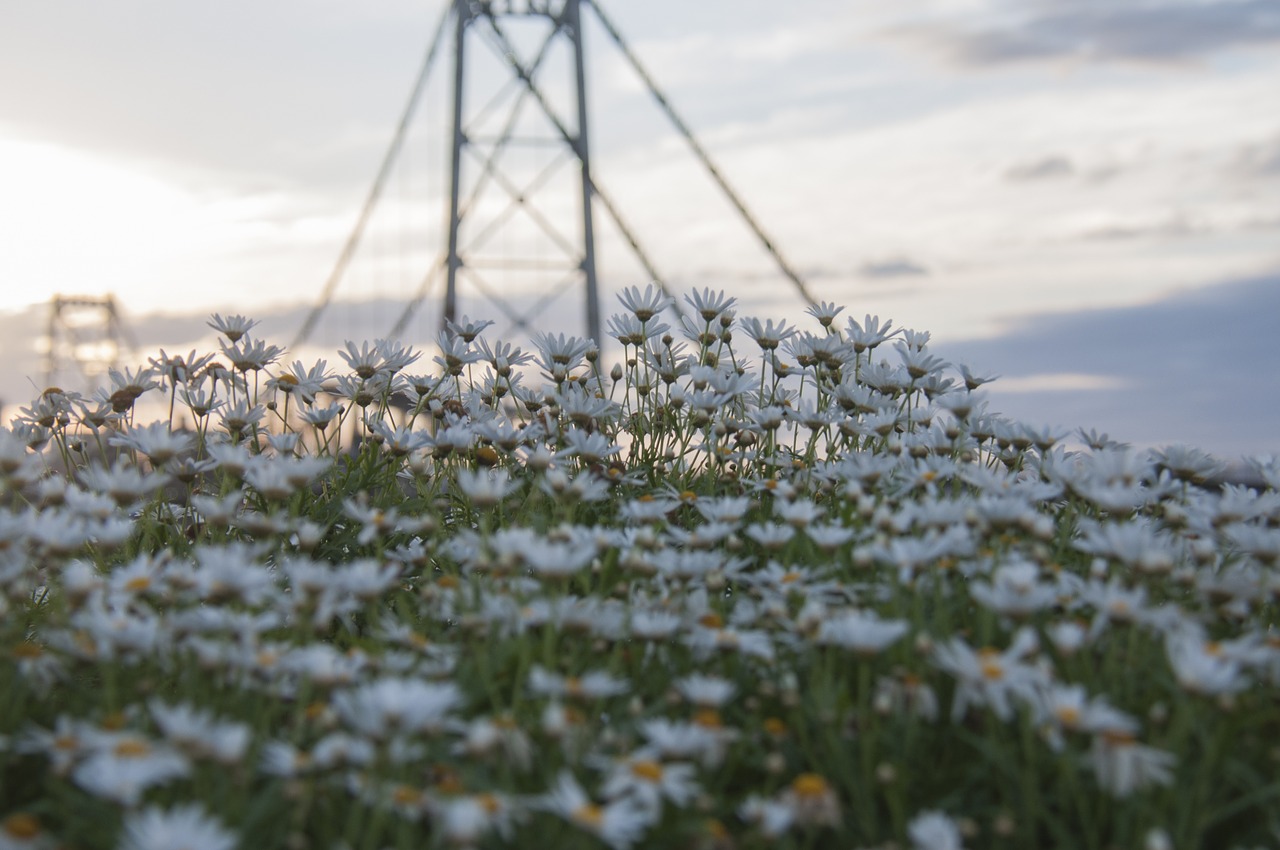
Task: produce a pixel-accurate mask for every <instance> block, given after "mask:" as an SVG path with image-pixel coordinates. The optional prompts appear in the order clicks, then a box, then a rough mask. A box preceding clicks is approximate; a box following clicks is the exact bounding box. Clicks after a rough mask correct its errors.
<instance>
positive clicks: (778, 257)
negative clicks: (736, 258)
mask: <svg viewBox="0 0 1280 850" xmlns="http://www.w3.org/2000/svg"><path fill="white" fill-rule="evenodd" d="M586 3H587V5H589V6H590V7H591V8H592V9H593V10H594V11H595V14H596V19H597V20H599V21H600V23H601V24H602V25H603V26H604V29H605V32H607V33H608V34H609V37H610V38H612V39H613V42H614V44H616V45H618V49H619V50H621V51H622V55H623V56H625V57H626V59H627V61H628V62H630V63H631V67H632V69H634V70H635V72H636V75H637V76H639V77H640V80H641V82H643V83H644V84H645V85H646V86H647V87H648V89H649V93H650V94H651V95H653V99H654V100H656V101H657V102H658V106H659V107H661V108H662V111H663V112H665V113H666V114H667V118H669V119H670V120H671V123H672V124H673V125H674V126H675V128H676V130H678V131H679V133H680V135H682V136H684V139H685V141H686V142H688V143H689V148H690V149H691V150H692V151H693V153H694V156H696V157H697V158H698V160H699V161H700V162H701V163H702V164H703V166H704V167H705V168H706V169H707V173H709V174H710V175H711V179H713V180H715V182H716V185H718V186H719V187H720V189H721V190H722V191H723V192H724V194H725V197H727V198H728V199H729V202H730V203H731V204H733V206H734V207H735V208H736V209H737V210H738V212H739V214H741V216H742V219H743V221H745V222H746V223H747V226H748V227H750V228H751V230H752V232H753V233H755V235H756V237H757V238H758V239H759V240H760V243H761V244H762V245H764V248H765V250H766V251H768V252H769V255H770V256H771V257H773V260H774V262H775V263H777V264H778V268H779V269H781V270H782V273H783V274H784V275H786V276H787V277H788V278H789V279H790V280H791V283H792V284H794V285H795V287H796V289H797V290H798V291H799V293H800V296H801V297H802V298H804V300H805V301H806V302H808V303H809V304H810V305H813V304H816V303H817V302H816V301H814V298H813V296H812V295H810V294H809V288H808V287H807V286H806V285H805V282H804V281H803V280H802V279H801V278H800V275H799V274H797V273H796V271H795V269H793V268H792V267H791V266H790V265H789V264H788V263H787V261H786V260H784V259H783V258H782V254H781V253H779V251H778V249H777V247H776V246H775V245H774V244H773V240H771V239H770V238H769V237H768V236H767V235H766V234H765V232H764V230H763V229H762V228H761V227H760V224H759V222H757V221H756V219H755V217H754V216H753V215H752V214H751V212H750V211H749V210H748V209H747V206H746V204H745V203H744V202H743V200H742V198H740V197H739V196H738V194H737V193H736V192H735V191H733V189H732V187H730V186H729V183H728V181H727V180H725V178H724V175H722V174H721V173H720V170H719V169H718V168H716V165H715V163H714V162H712V160H711V157H710V155H709V154H708V153H707V152H706V150H705V149H704V148H703V147H702V145H701V144H699V143H698V140H697V138H696V137H695V136H694V135H693V131H692V130H690V129H689V126H688V125H687V124H685V123H684V121H683V120H681V118H680V116H679V115H678V114H676V111H675V108H674V107H672V105H671V103H670V101H668V100H667V98H666V96H665V95H663V93H662V90H661V89H659V88H658V84H657V83H656V82H654V79H653V77H651V76H650V75H649V72H648V71H646V70H645V68H644V66H643V65H641V64H640V60H639V59H638V58H636V55H635V54H634V53H632V52H631V48H630V47H629V46H628V45H627V42H626V41H625V40H624V39H623V38H622V33H620V32H618V30H617V28H616V27H614V25H613V23H612V22H611V21H610V20H609V18H608V17H606V16H605V13H604V10H603V9H601V8H600V4H599V2H598V0H586Z"/></svg>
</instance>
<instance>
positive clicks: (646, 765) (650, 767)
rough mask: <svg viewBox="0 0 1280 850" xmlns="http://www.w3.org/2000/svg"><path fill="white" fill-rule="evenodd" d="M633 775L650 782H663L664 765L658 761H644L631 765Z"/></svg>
mask: <svg viewBox="0 0 1280 850" xmlns="http://www.w3.org/2000/svg"><path fill="white" fill-rule="evenodd" d="M631 773H632V775H634V776H637V777H639V778H640V779H644V780H646V781H648V782H661V781H662V765H660V764H658V763H657V762H656V761H651V760H649V759H642V760H640V761H636V762H632V763H631Z"/></svg>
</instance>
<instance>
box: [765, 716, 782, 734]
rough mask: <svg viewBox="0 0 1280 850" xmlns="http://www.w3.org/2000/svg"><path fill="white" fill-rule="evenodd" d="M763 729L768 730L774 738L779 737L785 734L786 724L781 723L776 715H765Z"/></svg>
mask: <svg viewBox="0 0 1280 850" xmlns="http://www.w3.org/2000/svg"><path fill="white" fill-rule="evenodd" d="M764 731H765V732H768V733H769V734H770V735H772V736H773V737H775V738H781V737H782V736H783V735H785V734H787V724H786V723H783V722H782V721H781V720H780V719H778V718H777V717H766V718H765V721H764Z"/></svg>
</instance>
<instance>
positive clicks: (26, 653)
mask: <svg viewBox="0 0 1280 850" xmlns="http://www.w3.org/2000/svg"><path fill="white" fill-rule="evenodd" d="M42 655H44V650H43V649H41V648H40V644H38V643H32V642H31V641H23V642H22V643H20V644H18V645H17V646H15V647H14V648H13V657H14V658H16V659H18V660H19V661H29V660H31V659H34V658H39V657H40V656H42Z"/></svg>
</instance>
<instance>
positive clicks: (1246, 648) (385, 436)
mask: <svg viewBox="0 0 1280 850" xmlns="http://www.w3.org/2000/svg"><path fill="white" fill-rule="evenodd" d="M620 300H621V302H622V305H623V307H624V310H625V312H623V313H621V314H619V315H617V316H614V317H613V318H612V319H611V320H610V321H609V324H608V326H609V329H610V333H611V335H612V336H613V338H614V339H615V340H616V341H617V342H618V344H619V345H620V346H621V347H622V359H621V362H619V363H618V364H617V365H615V366H612V367H606V366H605V364H603V363H602V362H601V358H600V353H599V350H598V348H597V347H596V346H595V345H594V344H593V343H591V342H590V341H587V340H583V339H578V338H574V337H565V336H563V335H551V334H542V335H538V336H536V337H535V338H534V340H533V341H532V349H531V350H529V351H525V350H523V349H521V348H519V347H515V346H512V345H510V344H507V343H503V342H497V341H491V340H488V339H486V337H485V336H484V332H485V330H486V329H487V327H488V325H489V323H487V322H476V321H472V320H470V319H466V318H464V319H462V320H461V321H459V322H454V323H450V325H449V327H448V328H447V329H446V330H445V331H444V332H443V333H442V334H441V335H440V338H439V339H438V341H437V342H438V345H437V348H438V350H439V354H438V355H436V356H434V357H433V358H431V360H432V363H433V368H428V369H427V370H426V371H422V372H415V371H413V370H414V369H415V367H416V366H417V364H419V362H420V361H422V359H423V358H422V356H421V354H420V353H419V352H417V351H414V350H413V349H411V348H407V347H405V346H403V345H400V344H397V343H393V342H388V341H383V340H379V341H376V342H372V343H363V344H361V345H356V344H355V343H348V344H347V345H346V347H345V349H344V350H343V351H340V352H339V356H340V357H341V358H342V360H343V361H344V362H345V364H346V367H347V368H346V369H345V370H342V371H335V370H332V369H330V368H329V365H328V364H327V363H326V362H325V361H320V362H318V363H315V364H310V365H308V364H304V363H302V362H294V363H292V364H291V365H282V364H281V362H280V361H281V358H282V356H283V355H284V352H283V351H282V350H281V349H280V348H278V347H277V346H274V345H269V344H267V343H265V342H263V341H261V340H259V339H257V338H256V337H255V336H253V335H252V333H251V331H252V329H253V327H254V323H253V322H251V321H248V320H246V319H244V318H243V317H239V316H233V317H229V318H224V317H221V316H215V317H214V318H213V321H212V322H211V326H212V327H213V328H214V329H215V330H216V331H218V332H219V333H220V334H221V336H222V339H223V342H222V344H221V352H220V354H204V355H201V354H198V353H197V352H195V351H193V352H191V353H190V354H189V355H186V356H169V355H167V354H165V353H164V352H161V353H160V355H159V356H158V357H157V358H155V359H153V360H152V361H151V362H150V364H149V365H148V366H147V367H144V368H141V369H139V370H136V371H135V370H126V371H124V372H119V373H112V376H111V380H112V383H111V386H110V387H109V388H107V389H105V390H103V391H100V392H99V393H96V394H94V395H92V396H80V395H77V394H75V393H71V392H66V391H63V390H61V389H58V388H53V387H51V388H48V389H47V390H45V391H44V392H43V393H42V394H41V395H40V397H39V398H38V399H36V400H35V401H34V402H32V404H31V405H30V406H29V407H26V408H23V410H22V412H21V414H20V416H19V417H18V418H17V419H16V420H15V421H14V422H13V424H12V425H11V427H9V428H6V429H0V805H2V806H3V807H4V809H3V810H0V818H3V820H0V847H4V848H7V847H53V846H57V845H74V846H84V847H101V848H109V847H121V848H139V850H141V848H159V847H170V846H177V845H176V844H175V841H178V840H179V839H180V840H181V842H182V845H181V846H186V847H192V848H230V847H233V846H237V844H238V845H239V846H253V847H304V846H344V847H346V846H349V847H355V846H368V847H393V846H394V847H419V846H423V845H430V846H457V847H479V846H485V847H496V846H509V845H514V844H517V843H527V839H528V837H529V836H531V835H532V836H536V837H537V842H536V843H538V844H539V845H545V846H565V847H574V846H583V847H590V846H599V845H600V844H601V843H603V844H604V845H607V846H609V847H613V848H630V847H692V848H725V850H727V848H735V847H744V848H748V847H765V846H769V847H773V846H783V847H788V846H793V847H800V846H807V847H812V846H835V845H838V846H856V847H864V848H871V847H883V846H889V845H892V846H896V847H912V848H952V847H956V848H958V847H961V846H970V847H1047V846H1062V847H1068V846H1070V847H1108V846H1143V845H1144V843H1145V846H1180V847H1181V846H1188V847H1189V846H1222V847H1231V846H1252V845H1255V844H1257V843H1260V842H1264V841H1268V840H1271V839H1272V838H1273V831H1274V830H1276V829H1277V828H1280V819H1277V816H1276V815H1275V812H1277V811H1280V790H1278V789H1277V786H1276V784H1275V782H1274V775H1275V770H1276V763H1277V761H1278V760H1280V750H1278V749H1277V747H1276V744H1275V730H1276V728H1277V724H1278V723H1280V634H1278V633H1277V632H1276V629H1275V625H1274V624H1275V622H1276V614H1277V599H1278V597H1280V572H1278V571H1277V567H1278V564H1280V463H1277V461H1275V460H1273V459H1265V458H1264V459H1258V460H1256V461H1254V463H1253V467H1252V470H1251V472H1252V474H1253V479H1252V481H1251V483H1250V484H1247V485H1246V484H1232V483H1226V482H1224V480H1223V477H1222V473H1223V471H1224V470H1223V468H1222V466H1221V464H1219V463H1218V462H1217V461H1216V460H1215V459H1213V458H1211V457H1210V456H1208V455H1205V454H1203V453H1201V452H1199V451H1196V450H1193V449H1190V448H1187V447H1180V446H1179V447H1168V448H1164V449H1162V450H1158V451H1136V450H1132V449H1129V448H1127V447H1125V446H1122V445H1119V444H1116V443H1115V442H1113V441H1111V440H1110V439H1108V438H1107V437H1106V436H1105V435H1098V434H1096V433H1085V434H1080V435H1078V437H1079V441H1078V442H1076V441H1070V440H1068V437H1069V436H1070V435H1068V434H1065V433H1063V432H1060V431H1058V430H1055V429H1052V428H1043V427H1030V426H1027V425H1025V424H1021V423H1017V422H1012V421H1009V420H1007V419H1005V418H1004V417H1001V416H999V415H998V414H996V413H994V412H992V411H991V410H989V406H988V403H987V402H986V400H985V399H984V396H983V392H982V391H981V389H980V388H981V386H982V385H983V384H985V383H986V382H988V381H989V380H991V378H989V377H985V376H983V377H979V376H975V375H974V373H973V372H972V371H971V370H969V369H968V368H967V367H965V366H953V365H952V364H949V363H947V362H946V361H944V360H943V359H942V358H941V357H940V356H938V355H937V354H935V353H934V352H933V351H932V349H931V348H930V347H929V336H928V334H926V333H922V332H917V331H912V330H907V329H895V328H894V327H893V325H892V323H888V322H882V321H881V320H879V319H878V318H876V317H872V316H867V317H865V318H864V319H863V320H861V321H859V320H856V319H848V320H846V321H844V322H843V323H841V321H840V314H841V313H842V310H841V308H839V307H837V306H835V305H830V304H819V305H815V307H814V308H813V309H812V310H811V311H810V313H811V315H812V318H813V319H814V320H815V321H816V328H815V330H813V331H804V330H801V329H797V328H795V327H792V326H790V325H789V324H787V323H776V322H774V321H773V320H769V321H766V322H762V321H760V320H758V319H754V318H745V319H743V318H739V317H737V316H736V314H735V312H734V310H735V307H736V303H735V299H733V298H732V297H729V296H726V295H725V294H724V293H720V292H714V291H710V290H703V291H700V292H695V293H692V294H690V295H689V296H687V297H686V299H685V304H684V305H683V309H682V313H683V315H682V316H681V317H680V318H679V319H677V320H676V323H677V325H678V327H675V328H673V327H672V326H671V325H669V324H667V323H666V322H664V321H662V317H663V316H664V315H668V313H667V311H668V310H669V309H670V308H672V307H673V306H674V305H673V303H672V300H671V299H669V298H667V297H666V296H665V295H663V294H662V293H661V292H660V291H658V290H656V289H654V288H652V287H650V288H648V289H647V290H645V291H641V290H639V289H634V288H633V289H630V290H627V291H624V292H623V293H622V295H621V298H620ZM144 400H153V401H155V402H156V404H155V405H153V406H154V407H155V408H156V409H159V410H167V419H166V418H161V419H160V421H158V422H153V423H144V422H141V421H139V420H140V419H141V418H142V416H141V415H140V413H139V411H141V410H143V409H144ZM1068 443H1071V444H1072V445H1079V448H1078V449H1073V448H1070V447H1069V446H1068V445H1067V444H1068ZM1153 842H1154V844H1153ZM1161 842H1163V843H1161Z"/></svg>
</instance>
